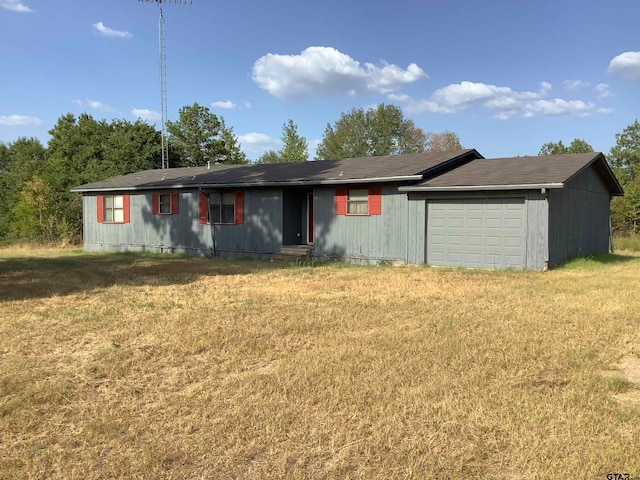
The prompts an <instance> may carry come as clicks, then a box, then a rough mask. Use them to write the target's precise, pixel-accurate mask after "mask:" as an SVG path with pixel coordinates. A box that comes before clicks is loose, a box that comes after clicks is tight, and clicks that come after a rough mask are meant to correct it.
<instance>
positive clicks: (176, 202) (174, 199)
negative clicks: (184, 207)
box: [158, 193, 180, 215]
mask: <svg viewBox="0 0 640 480" xmlns="http://www.w3.org/2000/svg"><path fill="white" fill-rule="evenodd" d="M158 208H160V206H159V205H158ZM178 213H180V196H179V194H177V193H172V194H171V215H177V214H178Z"/></svg>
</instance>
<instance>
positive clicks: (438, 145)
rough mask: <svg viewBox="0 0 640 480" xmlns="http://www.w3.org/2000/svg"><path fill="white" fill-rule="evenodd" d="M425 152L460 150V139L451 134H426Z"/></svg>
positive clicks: (447, 132) (445, 132)
mask: <svg viewBox="0 0 640 480" xmlns="http://www.w3.org/2000/svg"><path fill="white" fill-rule="evenodd" d="M425 145H426V151H427V152H448V151H451V150H462V145H461V144H460V137H458V135H457V134H455V133H453V132H449V131H448V130H447V131H444V132H442V133H432V132H428V133H427V134H426V140H425Z"/></svg>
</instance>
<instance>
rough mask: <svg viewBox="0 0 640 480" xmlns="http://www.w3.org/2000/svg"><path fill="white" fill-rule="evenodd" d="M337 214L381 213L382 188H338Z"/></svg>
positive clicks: (336, 198)
mask: <svg viewBox="0 0 640 480" xmlns="http://www.w3.org/2000/svg"><path fill="white" fill-rule="evenodd" d="M335 200H336V215H380V214H381V213H382V190H381V189H380V188H349V189H346V188H338V189H336V197H335Z"/></svg>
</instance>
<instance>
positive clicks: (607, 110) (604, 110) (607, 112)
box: [596, 108, 613, 115]
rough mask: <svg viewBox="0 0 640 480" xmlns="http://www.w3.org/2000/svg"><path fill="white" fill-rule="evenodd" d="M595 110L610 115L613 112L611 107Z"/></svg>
mask: <svg viewBox="0 0 640 480" xmlns="http://www.w3.org/2000/svg"><path fill="white" fill-rule="evenodd" d="M596 111H597V112H598V113H600V114H602V115H611V114H612V113H613V108H599V109H598V110H596Z"/></svg>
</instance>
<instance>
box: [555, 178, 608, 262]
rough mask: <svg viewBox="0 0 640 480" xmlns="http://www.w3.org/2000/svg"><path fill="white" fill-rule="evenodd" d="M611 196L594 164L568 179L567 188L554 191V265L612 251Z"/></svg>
mask: <svg viewBox="0 0 640 480" xmlns="http://www.w3.org/2000/svg"><path fill="white" fill-rule="evenodd" d="M610 199H611V197H610V196H609V193H608V191H607V189H606V186H605V185H604V184H603V183H602V180H600V177H599V175H598V174H597V173H596V172H595V170H594V169H593V168H592V167H590V168H588V169H586V170H584V171H583V172H581V173H580V174H579V175H577V176H576V177H575V178H573V179H572V180H571V181H569V182H567V185H566V186H565V188H563V189H561V190H553V191H551V192H550V194H549V232H550V235H549V264H550V266H554V265H558V264H559V263H562V262H564V261H566V260H568V259H570V258H572V257H577V256H587V255H593V254H596V253H606V252H607V251H608V248H609V215H610Z"/></svg>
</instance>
